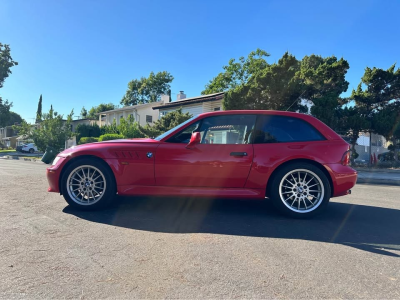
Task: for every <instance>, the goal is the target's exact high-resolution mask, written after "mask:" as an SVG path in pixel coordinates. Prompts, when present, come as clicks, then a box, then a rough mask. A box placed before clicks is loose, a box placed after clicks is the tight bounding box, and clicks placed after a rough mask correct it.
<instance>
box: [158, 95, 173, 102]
mask: <svg viewBox="0 0 400 300" xmlns="http://www.w3.org/2000/svg"><path fill="white" fill-rule="evenodd" d="M170 100H171V99H170V98H169V96H168V95H161V101H160V102H161V103H163V104H165V103H168V102H169V101H170Z"/></svg>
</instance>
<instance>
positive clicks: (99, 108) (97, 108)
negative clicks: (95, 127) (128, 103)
mask: <svg viewBox="0 0 400 300" xmlns="http://www.w3.org/2000/svg"><path fill="white" fill-rule="evenodd" d="M113 109H115V105H114V104H112V103H108V104H106V103H101V104H100V105H98V106H93V107H92V108H91V109H90V110H89V113H88V114H87V115H86V118H87V119H91V120H96V119H98V118H99V116H98V115H97V114H98V113H101V112H103V111H108V110H113Z"/></svg>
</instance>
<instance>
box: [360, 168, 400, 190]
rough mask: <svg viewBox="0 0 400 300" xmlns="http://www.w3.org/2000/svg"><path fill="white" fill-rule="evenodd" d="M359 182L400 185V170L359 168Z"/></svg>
mask: <svg viewBox="0 0 400 300" xmlns="http://www.w3.org/2000/svg"><path fill="white" fill-rule="evenodd" d="M357 172H358V178H357V183H367V184H386V185H398V186H400V170H379V169H378V170H376V169H358V170H357Z"/></svg>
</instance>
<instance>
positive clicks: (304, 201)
mask: <svg viewBox="0 0 400 300" xmlns="http://www.w3.org/2000/svg"><path fill="white" fill-rule="evenodd" d="M302 200H303V203H304V205H305V207H306V209H308V206H307V204H306V200H304V198H302Z"/></svg>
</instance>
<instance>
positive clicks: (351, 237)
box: [63, 197, 400, 257]
mask: <svg viewBox="0 0 400 300" xmlns="http://www.w3.org/2000/svg"><path fill="white" fill-rule="evenodd" d="M63 212H65V213H68V214H72V215H75V216H77V217H79V218H82V219H85V220H88V221H91V222H97V223H103V224H108V225H113V226H119V227H124V228H130V229H136V230H145V231H153V232H165V233H177V234H181V233H211V234H225V235H238V236H254V237H267V238H283V239H301V240H309V241H317V242H326V243H335V244H342V245H347V246H350V247H354V248H357V249H361V250H364V251H369V252H373V253H376V254H381V255H388V256H395V257H399V256H400V255H398V254H396V253H393V252H390V250H400V210H396V209H389V208H381V207H374V206H365V205H356V204H345V203H337V202H331V203H330V204H329V206H328V208H327V209H326V210H325V212H324V213H322V214H320V215H318V216H316V217H314V218H312V219H307V220H298V219H290V218H286V217H284V216H282V215H280V214H279V213H278V212H277V211H276V210H275V209H274V208H273V207H272V205H271V203H270V202H269V201H268V200H266V201H256V200H228V199H199V198H170V197H168V198H166V197H165V198H160V197H158V198H155V197H145V198H138V197H136V198H127V197H119V198H118V201H116V204H115V205H114V207H112V208H110V209H107V210H103V211H91V212H85V211H77V210H74V209H72V208H71V207H69V206H67V207H66V208H64V210H63Z"/></svg>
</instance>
